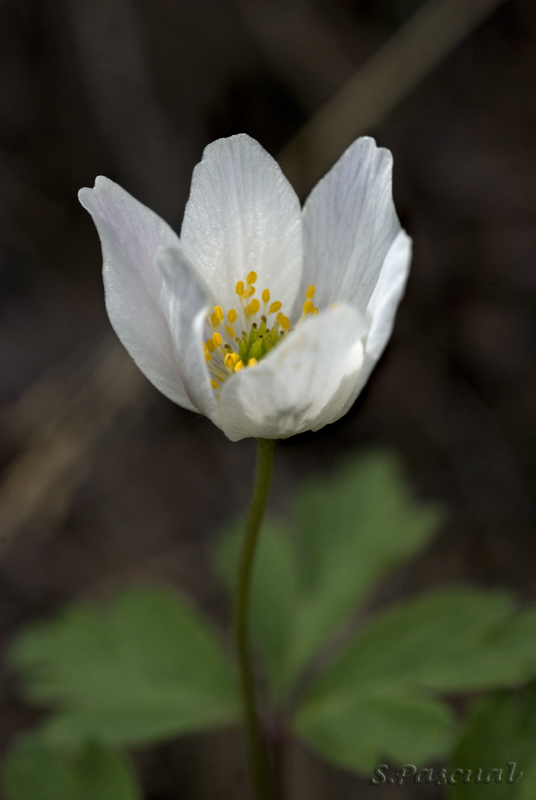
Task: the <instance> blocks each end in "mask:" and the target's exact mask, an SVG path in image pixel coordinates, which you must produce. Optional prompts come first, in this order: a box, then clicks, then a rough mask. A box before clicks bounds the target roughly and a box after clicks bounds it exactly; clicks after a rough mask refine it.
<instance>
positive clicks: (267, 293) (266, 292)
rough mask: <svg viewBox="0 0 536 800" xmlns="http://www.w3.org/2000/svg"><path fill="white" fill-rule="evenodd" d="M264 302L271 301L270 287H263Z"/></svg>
mask: <svg viewBox="0 0 536 800" xmlns="http://www.w3.org/2000/svg"><path fill="white" fill-rule="evenodd" d="M262 302H263V303H269V302H270V290H269V289H263V291H262Z"/></svg>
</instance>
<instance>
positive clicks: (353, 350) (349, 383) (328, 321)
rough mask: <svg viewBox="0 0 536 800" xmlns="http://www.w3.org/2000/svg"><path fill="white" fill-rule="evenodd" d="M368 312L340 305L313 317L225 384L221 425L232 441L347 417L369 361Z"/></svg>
mask: <svg viewBox="0 0 536 800" xmlns="http://www.w3.org/2000/svg"><path fill="white" fill-rule="evenodd" d="M365 333H366V326H365V322H364V320H363V317H362V316H361V314H359V312H358V311H357V310H356V309H354V308H351V307H349V306H337V307H336V308H333V309H331V310H329V311H326V312H324V313H323V314H319V315H318V316H316V317H309V318H308V319H307V320H306V321H305V322H304V323H303V324H302V325H300V326H298V328H296V330H294V331H293V332H291V333H290V334H287V336H288V338H287V339H286V340H285V341H284V342H282V343H281V344H278V345H277V347H276V348H275V349H274V350H273V351H272V352H271V353H270V354H269V355H268V356H267V357H266V358H265V359H263V360H262V361H261V362H259V364H257V365H256V366H255V367H250V368H247V369H243V370H241V371H240V372H238V373H236V374H235V375H233V376H232V377H231V378H230V379H229V380H228V381H227V383H226V384H225V386H224V388H223V390H222V392H221V399H220V400H219V402H218V411H219V415H220V427H221V428H222V430H223V432H224V433H225V434H226V435H227V436H228V438H229V439H231V440H232V441H238V440H239V439H243V438H244V437H246V436H261V437H263V438H266V439H284V438H286V437H287V436H293V435H294V434H296V433H301V432H303V431H307V430H311V429H312V430H318V428H321V427H323V425H326V424H327V423H328V422H331V421H334V420H336V419H338V418H339V416H341V413H342V411H341V409H342V408H344V407H345V405H346V401H347V399H348V397H349V395H350V394H351V393H352V390H353V387H354V385H355V383H356V380H357V377H358V374H359V370H360V368H361V365H362V363H363V345H362V339H363V337H364V335H365Z"/></svg>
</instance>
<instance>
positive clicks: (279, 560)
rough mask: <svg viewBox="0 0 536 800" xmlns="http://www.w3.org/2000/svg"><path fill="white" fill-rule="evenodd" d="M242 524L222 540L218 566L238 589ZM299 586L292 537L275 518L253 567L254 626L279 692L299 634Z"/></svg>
mask: <svg viewBox="0 0 536 800" xmlns="http://www.w3.org/2000/svg"><path fill="white" fill-rule="evenodd" d="M241 540H242V527H241V526H240V525H236V526H234V527H233V528H232V529H231V530H229V532H228V533H227V535H226V536H224V537H223V538H222V539H221V542H220V546H219V549H218V551H217V553H216V562H217V567H218V570H219V572H220V574H221V575H222V577H223V579H224V581H225V583H226V584H227V586H228V588H229V589H230V590H234V584H235V579H236V570H237V565H238V557H239V550H240V544H241ZM296 603H297V585H296V569H295V565H294V554H293V552H292V548H291V544H290V541H289V537H288V536H287V535H286V534H285V532H284V531H283V530H282V529H281V528H280V527H279V526H278V525H277V524H276V523H274V522H273V521H270V520H267V521H266V522H265V523H264V525H263V528H262V532H261V536H260V539H259V544H258V551H257V555H256V558H255V563H254V567H253V580H252V593H251V610H250V628H251V634H252V637H253V639H254V641H255V644H256V646H257V649H258V650H259V653H260V655H261V657H262V659H263V663H264V666H265V668H266V673H267V676H268V678H269V683H270V686H271V688H272V690H273V691H274V693H275V694H276V695H277V694H278V693H279V691H280V689H281V688H282V687H283V686H284V685H285V683H286V681H287V673H286V667H287V660H286V659H287V656H288V652H289V650H290V648H291V646H292V641H293V639H294V636H295V625H296Z"/></svg>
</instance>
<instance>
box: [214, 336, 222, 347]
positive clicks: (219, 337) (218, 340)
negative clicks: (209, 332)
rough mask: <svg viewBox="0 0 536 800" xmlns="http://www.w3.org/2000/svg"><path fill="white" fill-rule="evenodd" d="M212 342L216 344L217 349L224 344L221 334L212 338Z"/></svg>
mask: <svg viewBox="0 0 536 800" xmlns="http://www.w3.org/2000/svg"><path fill="white" fill-rule="evenodd" d="M212 341H213V342H214V344H215V345H216V347H219V346H220V345H221V343H222V338H221V335H220V334H219V333H215V334H214V335H213V337H212Z"/></svg>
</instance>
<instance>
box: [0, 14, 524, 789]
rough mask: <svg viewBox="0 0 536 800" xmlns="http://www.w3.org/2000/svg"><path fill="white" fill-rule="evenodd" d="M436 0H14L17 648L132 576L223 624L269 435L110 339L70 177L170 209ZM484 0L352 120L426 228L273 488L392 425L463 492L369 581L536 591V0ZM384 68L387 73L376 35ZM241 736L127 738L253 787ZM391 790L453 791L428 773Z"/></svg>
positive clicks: (282, 491)
mask: <svg viewBox="0 0 536 800" xmlns="http://www.w3.org/2000/svg"><path fill="white" fill-rule="evenodd" d="M468 4H469V3H468ZM423 5H424V4H423V3H422V0H48V2H46V3H44V2H39V0H3V1H2V3H1V4H0V86H1V98H2V102H1V105H0V226H1V233H0V238H1V242H0V286H1V289H0V364H1V372H0V402H1V416H0V459H1V468H2V473H1V476H0V479H1V485H0V524H1V526H2V557H1V560H0V638H1V641H2V647H3V648H5V647H6V646H7V644H8V643H9V642H10V640H11V639H12V637H13V635H14V633H15V632H16V631H17V630H19V629H20V628H21V626H23V625H24V624H26V623H27V622H29V621H31V620H35V619H39V618H42V617H45V616H47V615H49V614H51V613H53V612H54V611H55V610H56V609H58V608H60V607H61V606H62V605H63V604H65V603H66V602H67V601H69V600H70V599H72V598H74V597H79V596H82V597H86V598H101V597H106V596H108V595H109V593H110V592H111V591H112V590H113V588H114V587H116V586H118V585H121V584H123V583H127V582H132V581H148V582H154V581H163V582H165V583H167V584H169V585H172V586H177V587H181V588H182V589H184V590H186V591H187V592H188V593H190V595H192V596H193V597H194V598H195V600H196V601H197V603H198V604H199V605H200V606H201V607H202V608H204V609H205V611H207V613H208V614H209V615H211V616H212V618H213V619H214V620H215V621H216V622H217V623H221V624H227V622H228V616H227V610H226V608H225V606H224V603H223V595H222V592H221V590H220V589H219V588H218V586H217V584H216V582H215V580H214V576H213V573H212V571H211V568H210V562H209V558H208V555H207V553H208V549H209V546H210V543H211V542H212V541H213V540H214V539H215V537H216V536H217V534H218V530H219V529H221V526H222V525H223V524H224V523H225V522H226V520H228V519H229V518H230V517H231V516H233V515H235V514H236V513H237V512H239V511H241V510H243V508H244V506H245V502H246V500H247V497H248V491H249V487H250V483H251V475H252V466H253V461H254V443H253V442H252V441H248V440H245V441H242V442H240V443H238V444H231V443H230V442H229V441H227V440H226V439H225V437H224V436H223V434H221V432H220V431H218V430H217V429H216V428H215V427H214V426H213V425H212V424H211V423H210V422H209V421H207V420H205V419H202V418H199V417H196V416H195V415H193V414H191V413H189V412H186V411H183V410H182V409H180V408H178V407H176V406H174V405H173V404H172V403H171V402H169V401H168V400H167V399H166V398H164V397H163V396H162V395H160V394H159V393H158V392H157V391H156V389H154V388H153V387H152V386H151V385H150V384H149V383H148V382H147V381H146V380H145V379H144V378H143V377H142V376H141V375H140V374H138V372H137V370H136V369H135V367H133V366H132V364H131V362H130V361H129V359H128V357H127V356H126V355H125V353H124V351H123V350H122V348H121V346H120V345H118V344H116V340H115V337H114V335H113V333H112V331H111V328H110V325H109V323H108V320H107V317H106V313H105V310H104V303H103V292H102V285H101V275H100V270H101V258H100V247H99V241H98V237H97V234H96V231H95V229H94V226H93V224H92V222H91V219H90V217H89V215H88V214H87V213H86V212H85V211H84V210H83V209H82V208H81V206H80V205H79V204H78V202H77V198H76V193H77V191H78V189H79V188H80V187H82V186H92V185H93V182H94V178H95V176H96V175H98V174H104V175H107V176H108V177H110V178H112V179H113V180H115V181H117V182H118V183H120V184H121V185H122V186H124V187H125V188H126V189H127V190H128V191H129V192H131V193H132V194H133V195H134V196H136V197H137V198H138V199H139V200H141V201H143V202H144V203H146V204H147V205H149V206H150V207H151V208H153V209H154V210H155V211H157V212H158V213H159V214H160V215H161V216H163V217H164V218H165V219H166V220H167V221H168V222H169V223H170V224H171V225H172V226H174V227H175V229H177V230H178V229H179V228H180V222H181V219H182V214H183V210H184V204H185V202H186V199H187V196H188V189H189V183H190V178H191V172H192V169H193V167H194V165H195V163H196V162H197V161H198V160H199V159H200V157H201V153H202V150H203V147H204V146H205V145H206V144H208V143H209V142H210V141H212V140H213V139H215V138H217V137H220V136H228V135H230V134H233V133H238V132H247V133H248V134H250V135H251V136H253V137H255V138H257V139H258V140H259V141H260V142H261V144H262V145H263V146H264V147H265V148H266V149H267V150H268V151H269V152H270V153H272V154H273V155H274V156H276V157H277V155H278V154H279V153H280V152H281V151H282V149H283V148H284V147H285V146H286V145H287V144H288V143H289V142H290V141H292V140H293V137H294V136H296V135H297V134H298V132H299V131H300V130H301V129H302V128H303V126H304V125H305V123H307V121H308V120H309V119H310V118H311V117H312V116H313V115H314V114H315V113H316V112H317V111H318V110H319V109H321V108H322V107H323V105H324V104H325V103H326V102H327V101H329V100H330V98H332V96H333V95H334V94H335V93H336V92H337V90H338V89H339V88H340V87H342V86H343V85H344V84H345V83H346V81H348V80H349V79H351V78H352V76H353V75H354V74H355V73H356V71H359V70H360V68H361V67H362V66H363V65H366V64H367V62H368V59H369V58H370V57H371V56H373V55H374V54H375V53H377V52H378V51H379V49H380V48H381V47H382V46H383V45H384V44H385V43H387V42H389V41H390V40H391V37H392V36H393V35H395V34H396V32H397V31H398V30H399V29H400V27H401V26H402V25H403V24H404V23H405V22H406V20H408V19H409V18H410V17H411V16H412V15H413V14H414V13H415V12H417V11H418V10H419V8H420V7H421V6H423ZM454 5H456V4H454ZM480 5H481V6H484V5H485V4H483V3H482V2H480ZM458 6H460V3H459V2H458ZM488 6H489V13H487V14H486V13H484V12H483V13H482V19H481V21H480V22H479V24H478V25H475V24H473V25H469V26H468V29H467V31H466V33H467V35H466V36H464V37H463V40H462V41H461V42H460V43H459V44H457V45H456V46H453V47H452V48H451V49H450V52H448V53H446V55H445V57H444V58H440V57H439V56H438V58H437V60H438V61H439V62H440V63H438V65H437V66H436V67H434V68H433V69H429V70H428V71H426V70H425V72H426V74H425V75H423V77H422V79H421V80H419V81H417V82H416V85H415V86H414V87H412V88H411V90H407V91H401V93H400V97H399V98H398V99H397V102H396V103H395V102H393V103H391V106H392V107H390V108H388V109H387V110H386V111H385V112H384V113H383V112H382V113H379V114H377V115H376V116H377V117H378V118H377V119H374V121H373V123H371V124H370V127H367V128H366V130H359V131H357V133H369V134H371V135H374V136H375V137H376V139H377V141H378V143H379V144H381V145H383V146H386V147H388V148H390V149H391V150H392V151H393V154H394V164H395V169H394V194H395V200H396V204H397V209H398V212H399V215H400V218H401V220H402V223H403V225H404V227H406V229H407V230H408V231H409V233H410V234H411V235H412V236H413V238H414V243H415V258H414V265H413V269H412V273H411V277H410V281H409V285H408V290H407V294H406V297H405V299H404V301H403V303H402V306H401V308H400V311H399V314H398V317H397V325H396V330H395V334H394V336H393V339H392V341H391V343H390V345H389V347H388V350H387V352H386V354H385V356H384V358H383V360H382V361H381V363H380V365H379V367H378V368H377V369H376V371H375V373H374V374H373V377H372V378H371V380H370V383H369V385H368V386H367V388H366V390H365V391H364V392H363V395H362V396H361V397H360V399H359V400H358V401H357V403H356V404H355V406H354V408H353V409H352V410H351V411H350V413H349V414H348V415H347V416H346V417H345V418H343V419H342V420H340V421H339V422H337V423H336V424H334V425H331V426H328V427H327V428H324V429H323V430H322V431H320V432H319V433H316V434H305V435H301V436H298V437H295V438H292V439H290V440H287V441H285V442H282V443H281V444H280V445H279V446H278V454H277V469H276V476H275V484H274V491H273V498H272V503H273V508H274V509H275V510H279V511H281V512H282V513H283V512H284V510H285V506H286V502H287V499H288V497H289V494H290V493H291V492H292V489H293V487H294V486H295V485H296V484H297V483H298V482H299V481H301V480H302V479H303V478H304V477H306V476H308V475H311V474H322V473H323V472H324V473H326V474H327V473H328V472H329V470H330V469H331V468H332V467H333V466H334V465H336V464H337V463H339V461H340V460H341V459H343V458H344V456H345V455H347V454H349V453H353V452H355V451H356V450H358V449H359V448H360V447H362V446H364V445H371V444H373V445H375V444H381V445H386V446H388V447H390V448H392V449H394V450H395V452H396V453H397V454H398V456H399V457H400V459H401V461H402V463H403V465H404V467H405V470H406V474H407V476H408V478H409V480H410V482H411V484H412V485H413V487H414V490H415V493H416V495H417V496H420V497H422V498H426V499H431V500H436V501H438V502H440V503H441V504H443V505H444V506H445V507H446V508H448V510H449V515H448V522H447V523H446V525H445V526H444V528H443V530H442V532H441V535H440V536H439V538H438V539H436V540H435V542H434V544H433V546H432V547H430V548H429V549H428V550H427V552H426V553H425V554H424V555H422V556H419V557H418V558H417V559H416V560H414V561H413V562H412V563H411V564H410V565H408V566H406V567H405V568H404V569H402V570H399V571H398V572H397V573H396V574H395V575H394V576H392V578H391V579H390V580H389V581H388V582H387V583H386V584H385V585H384V586H382V587H381V590H380V591H379V593H378V597H377V598H376V600H375V602H376V603H377V604H383V603H387V602H390V601H392V600H393V599H396V598H399V597H403V596H409V595H411V594H412V593H415V592H418V591H420V590H422V589H423V588H424V587H428V586H432V585H439V584H443V583H448V582H450V581H471V582H473V583H475V584H478V585H480V586H504V587H508V588H510V589H513V590H514V591H515V592H516V593H517V594H518V596H519V597H520V599H522V600H533V601H534V600H536V590H535V586H536V582H535V580H534V579H535V577H536V537H535V534H534V530H535V522H536V506H535V503H534V491H533V489H534V482H535V479H536V414H535V411H536V144H535V142H536V4H535V3H534V2H533V0H508V1H507V2H503V3H495V4H493V3H488ZM460 38H462V37H460ZM434 42H435V40H434V37H431V38H430V40H426V41H425V44H426V47H429V48H431V49H432V50H433V48H434V46H435V45H434ZM438 46H440V45H438ZM414 57H415V53H412V52H408V53H407V58H408V59H411V58H414ZM432 60H433V59H432ZM384 67H385V68H384V72H383V73H382V75H383V76H384V77H383V80H384V83H386V87H384V88H385V90H386V91H387V93H388V87H389V86H390V83H389V80H390V79H389V69H390V67H389V57H388V55H387V56H386V63H385V65H384ZM392 68H393V69H394V73H393V75H392V79H393V81H395V79H396V65H395V67H392ZM378 91H379V94H380V95H381V87H380V90H378ZM380 99H381V98H380ZM380 105H381V103H380ZM387 105H389V104H387ZM365 116H366V115H365ZM335 122H336V120H335V121H334V124H335ZM350 134H351V132H350ZM335 146H336V145H335ZM286 152H287V153H289V152H290V151H286ZM291 156H292V153H291V154H290V155H289V156H288V157H287V160H286V161H285V160H283V164H284V166H285V165H288V164H289V163H290V161H289V159H290V158H291ZM291 166H292V165H291ZM291 171H292V169H290V171H289V176H290V172H291ZM290 177H292V176H290ZM304 186H305V184H304V185H303V186H302V185H300V187H299V188H300V191H301V193H302V194H304ZM0 709H1V710H0V745H1V747H2V751H4V752H5V750H6V748H7V747H8V744H9V742H10V741H11V740H12V738H13V737H14V736H15V735H16V734H17V733H18V732H19V731H21V730H23V729H25V728H28V727H30V726H31V725H32V724H33V723H34V722H35V721H36V720H37V719H38V716H37V714H36V712H35V711H34V710H32V709H30V708H28V707H26V706H24V704H23V703H22V701H21V700H20V696H19V694H18V690H17V682H16V680H15V678H14V676H13V674H12V673H10V671H9V670H8V669H7V667H5V666H3V667H1V668H0ZM237 741H238V740H237V738H236V736H235V735H234V734H227V733H221V734H215V735H210V736H208V735H207V736H199V737H196V738H192V739H189V740H184V741H180V742H178V743H175V744H173V745H166V746H164V747H160V748H153V749H147V750H145V751H140V752H138V753H137V754H136V758H137V762H138V766H139V769H140V774H141V775H142V776H143V780H144V788H145V792H146V797H147V800H175V798H179V797H180V798H188V799H190V798H191V799H192V800H197V799H198V798H199V799H200V798H206V800H213V799H214V800H215V799H216V798H222V799H225V798H231V797H233V798H240V797H242V796H244V795H245V790H244V789H243V788H242V787H243V784H244V775H243V764H242V760H241V754H240V750H239V748H238V749H237ZM294 761H295V765H294V770H295V784H296V786H297V787H299V795H298V794H297V796H300V797H301V796H303V797H307V798H311V800H316V798H318V800H320V799H321V798H327V797H329V798H330V800H346V798H354V797H357V796H360V797H368V796H369V794H367V792H368V793H370V796H374V797H377V798H381V797H383V796H387V794H389V796H392V794H393V792H392V791H390V790H389V789H388V788H385V789H382V787H374V788H372V791H371V787H370V786H368V787H367V784H366V783H363V782H361V781H359V780H358V779H357V778H354V777H352V776H350V775H349V774H345V773H343V772H340V771H336V770H335V769H332V768H329V767H327V766H326V765H324V764H322V763H320V761H317V760H316V759H315V758H314V757H313V756H312V755H311V754H309V753H306V752H305V751H301V750H299V751H298V750H297V751H296V753H295V758H294ZM297 791H298V790H297ZM382 792H385V793H386V794H385V795H384V794H383V793H382ZM396 793H397V797H398V798H406V797H415V798H418V797H425V796H442V795H441V789H438V788H437V787H435V786H415V785H414V784H408V786H407V788H406V787H400V788H397V789H396Z"/></svg>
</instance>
